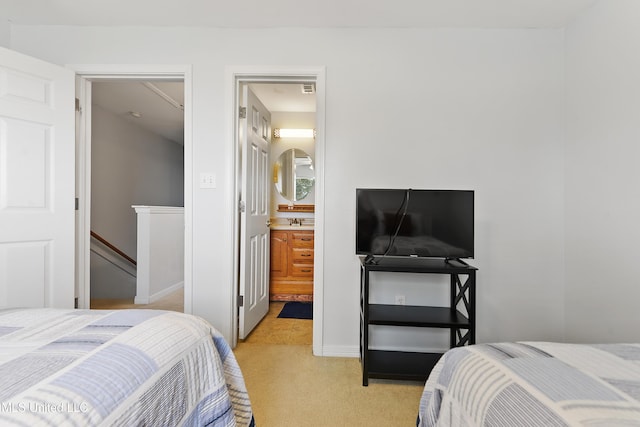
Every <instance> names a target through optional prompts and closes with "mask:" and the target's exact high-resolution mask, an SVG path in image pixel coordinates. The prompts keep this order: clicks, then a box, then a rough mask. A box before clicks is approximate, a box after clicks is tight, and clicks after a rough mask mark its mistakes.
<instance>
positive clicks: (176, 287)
mask: <svg viewBox="0 0 640 427" xmlns="http://www.w3.org/2000/svg"><path fill="white" fill-rule="evenodd" d="M182 288H184V281H182V282H178V283H176V284H174V285H171V286H169V287H168V288H164V289H163V290H161V291H158V292H156V293H155V294H153V295H149V297H148V298H145V297H139V296H137V295H136V297H135V298H134V300H133V303H134V304H151V303H152V302H156V301H158V300H159V299H161V298H164V297H166V296H167V295H169V294H172V293H174V292H176V291H178V290H180V289H182Z"/></svg>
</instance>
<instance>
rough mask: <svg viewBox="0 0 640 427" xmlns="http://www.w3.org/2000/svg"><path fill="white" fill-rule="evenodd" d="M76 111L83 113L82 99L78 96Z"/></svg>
mask: <svg viewBox="0 0 640 427" xmlns="http://www.w3.org/2000/svg"><path fill="white" fill-rule="evenodd" d="M76 111H77V112H79V113H82V108H81V107H80V99H78V98H76Z"/></svg>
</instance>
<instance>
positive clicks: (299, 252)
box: [291, 248, 313, 263]
mask: <svg viewBox="0 0 640 427" xmlns="http://www.w3.org/2000/svg"><path fill="white" fill-rule="evenodd" d="M291 257H292V258H293V262H294V263H313V249H309V248H291Z"/></svg>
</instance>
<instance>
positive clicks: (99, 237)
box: [91, 231, 138, 265]
mask: <svg viewBox="0 0 640 427" xmlns="http://www.w3.org/2000/svg"><path fill="white" fill-rule="evenodd" d="M91 237H93V238H95V239H96V240H97V241H99V242H100V243H102V244H103V245H105V246H106V247H108V248H109V249H111V250H112V251H114V252H115V253H117V254H118V255H120V256H121V257H122V258H124V259H126V260H127V261H129V262H130V263H131V264H133V265H138V263H137V262H136V260H135V259H133V258H131V257H130V256H129V255H127V254H125V253H124V252H122V251H121V250H120V249H118V248H116V247H115V246H113V245H112V244H111V243H109V242H108V241H107V240H106V239H105V238H104V237H102V236H100V235H99V234H98V233H96V232H95V231H92V232H91Z"/></svg>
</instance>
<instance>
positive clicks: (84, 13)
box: [1, 0, 597, 28]
mask: <svg viewBox="0 0 640 427" xmlns="http://www.w3.org/2000/svg"><path fill="white" fill-rule="evenodd" d="M596 1H597V0H393V1H391V0H377V1H365V0H269V1H265V0H243V1H224V2H223V1H220V0H218V1H212V0H181V1H176V0H109V1H99V0H1V3H2V18H1V19H8V20H9V21H11V22H12V23H14V24H19V25H107V26H113V25H145V26H146V25H148V26H206V27H220V28H272V27H313V28H320V27H343V28H344V27H354V28H362V27H371V28H381V27H393V28H408V27H413V28H427V27H430V28H433V27H465V28H469V27H476V28H549V27H552V28H560V27H564V26H565V25H566V24H567V22H568V21H569V20H571V19H572V18H573V17H574V16H575V15H576V14H577V13H579V12H580V11H582V10H583V9H585V8H586V7H588V6H589V5H591V4H593V3H595V2H596Z"/></svg>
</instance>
